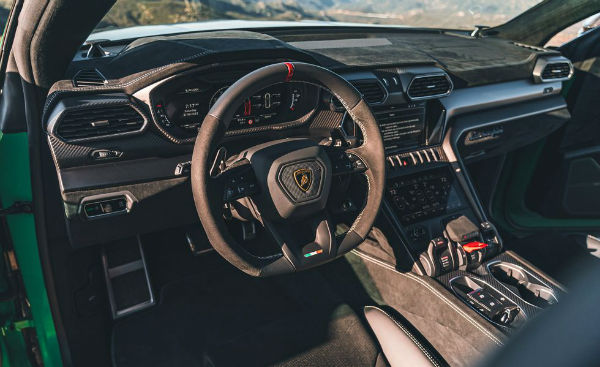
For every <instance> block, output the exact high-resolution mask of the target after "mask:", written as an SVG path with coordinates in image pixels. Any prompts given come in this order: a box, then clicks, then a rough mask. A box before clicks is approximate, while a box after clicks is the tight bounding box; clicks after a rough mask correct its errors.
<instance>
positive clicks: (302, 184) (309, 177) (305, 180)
mask: <svg viewBox="0 0 600 367" xmlns="http://www.w3.org/2000/svg"><path fill="white" fill-rule="evenodd" d="M294 181H296V185H298V187H299V188H300V190H302V191H304V192H307V191H308V190H310V187H311V186H312V182H313V172H312V169H310V168H300V169H297V170H295V171H294Z"/></svg>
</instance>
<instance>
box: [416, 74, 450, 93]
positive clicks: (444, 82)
mask: <svg viewBox="0 0 600 367" xmlns="http://www.w3.org/2000/svg"><path fill="white" fill-rule="evenodd" d="M451 88H452V85H451V84H450V81H449V80H448V78H447V77H446V76H445V75H432V76H416V77H414V79H413V80H412V82H411V83H410V85H409V87H408V96H409V97H410V98H424V97H434V96H440V95H444V94H446V93H448V92H450V90H451Z"/></svg>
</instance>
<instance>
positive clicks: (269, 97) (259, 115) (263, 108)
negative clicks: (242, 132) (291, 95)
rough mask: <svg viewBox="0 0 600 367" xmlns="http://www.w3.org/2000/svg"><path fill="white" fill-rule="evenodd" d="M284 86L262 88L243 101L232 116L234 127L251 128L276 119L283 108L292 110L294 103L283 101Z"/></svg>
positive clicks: (213, 101) (211, 104)
mask: <svg viewBox="0 0 600 367" xmlns="http://www.w3.org/2000/svg"><path fill="white" fill-rule="evenodd" d="M227 88H228V87H223V88H221V89H219V90H218V91H217V92H216V93H215V94H214V95H213V97H212V98H211V100H210V103H209V107H212V106H213V104H215V102H216V101H217V99H219V97H220V96H221V95H222V94H223V92H225V90H227ZM287 92H288V91H286V88H285V86H284V85H283V84H276V85H273V86H271V87H269V88H267V89H263V90H262V91H260V92H259V93H257V94H254V95H252V96H250V97H249V98H247V99H246V100H245V101H244V104H243V105H241V106H240V107H239V108H238V110H237V111H236V113H235V115H234V116H233V121H232V124H233V126H234V127H235V128H242V129H243V128H251V127H254V126H259V125H263V124H268V123H269V122H271V121H273V120H276V118H277V116H278V115H279V112H280V111H281V110H282V109H283V108H286V107H287V108H288V109H290V110H291V111H293V110H294V104H292V103H285V102H286V101H287V100H288V98H284V97H287Z"/></svg>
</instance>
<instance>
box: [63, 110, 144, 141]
mask: <svg viewBox="0 0 600 367" xmlns="http://www.w3.org/2000/svg"><path fill="white" fill-rule="evenodd" d="M100 121H108V124H106V123H103V124H100V125H97V126H93V125H92V123H93V122H100ZM143 126H144V117H143V116H142V115H141V114H140V113H139V112H137V111H136V110H135V109H134V108H133V107H132V106H130V105H118V106H101V107H92V108H88V109H85V110H76V111H67V112H65V114H64V115H63V117H62V118H61V119H60V121H58V122H57V127H56V130H55V131H56V134H57V135H58V136H59V137H60V138H62V139H63V140H75V139H89V138H99V137H103V136H108V135H114V134H120V133H129V132H135V131H139V130H141V129H142V128H143Z"/></svg>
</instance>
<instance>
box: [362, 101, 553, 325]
mask: <svg viewBox="0 0 600 367" xmlns="http://www.w3.org/2000/svg"><path fill="white" fill-rule="evenodd" d="M436 102H438V101H428V102H421V103H416V104H407V105H402V106H385V107H384V106H381V107H378V108H374V111H373V112H374V114H375V116H376V118H377V120H378V123H379V126H380V130H381V132H382V136H383V138H384V143H385V152H386V161H387V162H386V163H387V184H386V188H385V200H384V204H383V209H384V213H385V214H386V217H387V218H388V219H389V221H390V222H391V223H392V224H393V225H394V227H395V228H394V229H395V230H396V231H397V232H398V234H399V235H400V237H401V239H402V242H403V245H405V247H406V250H407V251H408V253H410V254H411V256H412V258H413V260H414V265H413V272H416V273H418V274H420V275H424V276H429V277H432V278H434V279H436V280H437V281H438V282H439V283H441V284H442V285H444V286H445V287H446V288H447V289H448V290H449V291H451V292H452V293H453V294H454V295H455V296H456V298H457V301H458V302H464V303H465V304H467V305H468V306H469V307H471V308H472V309H473V310H475V311H476V312H478V313H479V314H480V315H481V316H482V317H483V318H485V319H486V320H488V321H489V322H490V323H492V324H493V325H495V326H496V327H497V328H498V329H500V330H503V331H507V332H508V331H511V330H514V329H518V328H519V327H520V326H522V325H523V324H524V323H525V321H526V320H527V319H528V318H530V317H531V316H532V315H534V314H535V313H537V312H539V311H540V310H541V309H543V308H546V307H548V306H551V305H552V304H554V303H556V302H558V300H559V297H560V294H561V293H562V292H563V291H562V289H561V288H560V286H559V285H558V284H556V283H555V282H553V281H552V280H551V279H549V278H546V277H544V276H543V275H541V273H540V272H539V271H537V270H536V269H535V268H533V267H531V266H529V265H528V264H527V263H526V262H525V261H523V260H522V259H520V258H518V257H517V256H515V255H514V254H511V253H508V252H504V250H503V246H502V239H501V238H500V236H499V234H498V231H497V230H496V228H495V226H494V225H493V224H492V223H491V222H489V221H488V220H487V219H486V216H485V214H484V213H482V210H481V205H480V204H478V199H477V196H476V194H475V193H474V191H473V188H472V185H470V184H469V179H468V177H467V175H466V174H465V172H463V168H462V166H461V165H460V164H459V162H456V159H455V158H454V157H455V153H454V151H452V150H451V149H452V148H451V147H450V145H448V146H445V145H444V144H443V143H442V135H443V132H444V126H443V125H444V124H443V123H441V120H443V119H440V118H439V116H442V115H443V114H444V111H443V108H442V107H441V105H440V104H438V103H436ZM448 149H450V151H448Z"/></svg>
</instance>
